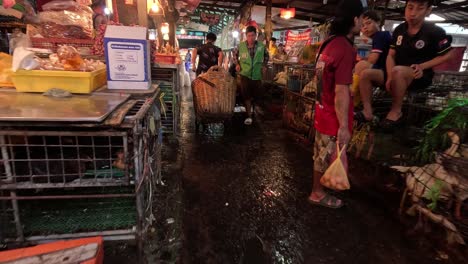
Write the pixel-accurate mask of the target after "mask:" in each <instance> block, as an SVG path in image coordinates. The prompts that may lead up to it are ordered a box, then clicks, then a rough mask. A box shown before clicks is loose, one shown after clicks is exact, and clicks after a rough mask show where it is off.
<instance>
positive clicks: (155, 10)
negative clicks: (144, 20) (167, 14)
mask: <svg viewBox="0 0 468 264" xmlns="http://www.w3.org/2000/svg"><path fill="white" fill-rule="evenodd" d="M151 12H153V13H157V12H159V5H158V4H157V3H155V2H153V4H152V5H151Z"/></svg>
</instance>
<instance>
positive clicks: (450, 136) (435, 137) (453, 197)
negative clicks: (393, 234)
mask: <svg viewBox="0 0 468 264" xmlns="http://www.w3.org/2000/svg"><path fill="white" fill-rule="evenodd" d="M466 113H468V108H467V107H466V105H465V106H463V105H461V106H457V107H455V108H451V111H449V112H448V113H442V114H440V115H438V116H437V117H436V118H434V119H433V120H431V122H430V123H429V124H430V126H429V127H427V132H426V133H427V134H426V135H425V136H424V137H423V138H422V140H421V141H420V142H421V143H420V144H421V145H420V146H419V147H418V151H417V153H416V155H415V158H416V159H415V161H417V163H416V164H415V165H414V164H412V165H413V166H407V167H405V166H393V167H392V168H394V169H396V170H398V171H400V172H402V173H403V174H404V176H405V178H406V190H405V192H404V194H403V197H402V200H401V204H400V211H402V210H403V207H404V206H405V201H406V200H407V197H408V196H409V197H411V207H410V210H409V211H412V212H413V213H414V212H419V213H420V214H422V215H425V216H426V217H427V218H429V219H430V220H432V221H433V222H435V223H438V224H441V225H442V226H443V227H444V228H445V229H446V230H447V231H448V232H449V233H450V234H452V235H453V236H451V237H452V238H453V237H454V238H455V240H456V241H458V242H460V243H461V242H463V240H466V239H467V238H468V232H467V231H468V203H467V199H468V172H467V171H466V168H467V166H468V148H467V147H468V146H467V145H466V140H467V139H468V130H467V128H466ZM434 152H437V153H438V154H437V155H436V156H433V153H434Z"/></svg>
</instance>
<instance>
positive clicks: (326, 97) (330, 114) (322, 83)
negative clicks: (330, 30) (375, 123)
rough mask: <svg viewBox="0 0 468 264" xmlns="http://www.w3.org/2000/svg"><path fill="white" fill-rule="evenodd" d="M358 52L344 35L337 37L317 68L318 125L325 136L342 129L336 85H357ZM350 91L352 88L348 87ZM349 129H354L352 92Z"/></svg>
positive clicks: (316, 112)
mask: <svg viewBox="0 0 468 264" xmlns="http://www.w3.org/2000/svg"><path fill="white" fill-rule="evenodd" d="M355 63H356V50H355V49H354V47H353V44H352V43H351V41H350V40H349V39H348V38H346V37H344V36H336V37H334V39H332V40H331V41H330V42H329V43H328V44H327V45H326V46H325V48H324V49H323V51H322V53H321V54H320V57H319V58H318V60H317V64H316V66H315V70H316V78H317V80H316V81H317V102H316V104H315V120H314V126H315V129H317V131H318V132H320V133H321V134H325V135H329V136H336V134H337V133H338V129H339V127H340V125H339V123H338V118H337V116H336V112H335V86H336V85H346V86H348V85H350V84H352V82H353V68H354V65H355ZM346 89H348V91H349V88H346ZM349 97H350V103H349V115H348V121H349V129H350V131H351V132H352V128H353V103H352V100H351V92H349Z"/></svg>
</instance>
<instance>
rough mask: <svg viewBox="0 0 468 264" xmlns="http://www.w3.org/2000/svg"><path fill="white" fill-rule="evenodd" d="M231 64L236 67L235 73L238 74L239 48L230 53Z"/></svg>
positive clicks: (239, 67) (239, 68)
mask: <svg viewBox="0 0 468 264" xmlns="http://www.w3.org/2000/svg"><path fill="white" fill-rule="evenodd" d="M232 62H233V63H234V64H235V65H236V72H240V71H241V66H240V61H239V46H238V47H237V48H235V49H234V50H233V51H232Z"/></svg>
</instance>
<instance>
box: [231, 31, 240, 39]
mask: <svg viewBox="0 0 468 264" xmlns="http://www.w3.org/2000/svg"><path fill="white" fill-rule="evenodd" d="M232 37H233V38H238V37H239V31H237V30H235V31H233V32H232Z"/></svg>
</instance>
